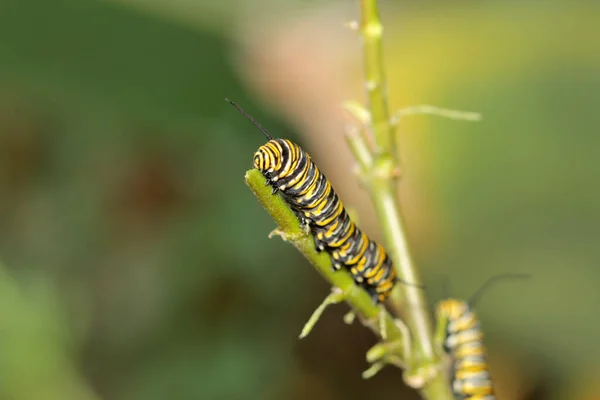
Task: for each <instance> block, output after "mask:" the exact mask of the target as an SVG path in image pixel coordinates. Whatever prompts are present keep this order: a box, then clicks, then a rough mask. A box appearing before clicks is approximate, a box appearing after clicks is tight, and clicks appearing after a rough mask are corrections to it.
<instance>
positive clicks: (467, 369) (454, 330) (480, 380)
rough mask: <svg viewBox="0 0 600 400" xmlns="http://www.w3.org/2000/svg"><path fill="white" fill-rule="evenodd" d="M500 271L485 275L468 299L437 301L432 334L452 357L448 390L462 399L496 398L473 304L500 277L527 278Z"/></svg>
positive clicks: (494, 399) (487, 399)
mask: <svg viewBox="0 0 600 400" xmlns="http://www.w3.org/2000/svg"><path fill="white" fill-rule="evenodd" d="M528 277H529V275H523V274H504V275H498V276H495V277H492V278H490V279H488V281H487V282H485V283H484V284H483V285H482V286H481V287H480V288H479V289H478V290H477V291H476V292H475V294H474V295H473V296H472V297H471V299H469V301H464V300H457V299H446V300H442V301H441V302H439V303H438V306H437V310H436V315H437V322H438V325H437V330H436V338H438V340H439V341H441V343H438V344H439V345H440V346H441V347H442V349H443V351H444V352H446V353H447V354H448V355H450V357H451V359H452V368H451V370H452V374H451V375H452V390H453V392H454V394H455V395H456V396H458V397H459V398H461V399H465V400H496V396H495V395H494V388H493V386H492V379H491V376H490V373H489V368H488V364H487V360H486V355H485V347H484V345H483V332H482V331H481V327H480V324H479V320H478V319H477V317H476V315H475V313H474V312H473V306H474V305H475V302H476V301H477V299H478V298H479V297H480V296H481V294H482V293H483V292H484V291H485V289H486V288H488V287H489V286H490V285H491V284H493V283H495V282H496V281H498V280H499V279H504V278H528Z"/></svg>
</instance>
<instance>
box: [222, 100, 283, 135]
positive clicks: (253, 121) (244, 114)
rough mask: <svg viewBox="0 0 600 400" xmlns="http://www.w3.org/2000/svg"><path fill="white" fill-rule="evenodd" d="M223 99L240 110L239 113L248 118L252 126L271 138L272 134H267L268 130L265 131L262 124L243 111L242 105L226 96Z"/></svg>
mask: <svg viewBox="0 0 600 400" xmlns="http://www.w3.org/2000/svg"><path fill="white" fill-rule="evenodd" d="M225 101H226V102H228V103H229V104H231V105H232V106H234V107H235V108H236V109H237V110H238V111H239V112H240V114H242V115H243V116H244V117H246V118H247V119H249V120H250V121H251V122H252V123H253V124H254V126H256V127H257V128H258V129H260V131H261V132H262V133H263V135H265V136H266V138H267V139H268V140H273V136H271V135H269V132H267V130H266V129H265V128H263V126H262V125H261V124H259V123H258V121H257V120H255V119H254V118H253V117H252V116H251V115H250V114H248V113H247V112H246V111H244V109H243V108H242V107H240V106H238V105H237V104H236V103H235V102H234V101H232V100H229V99H228V98H227V97H226V98H225Z"/></svg>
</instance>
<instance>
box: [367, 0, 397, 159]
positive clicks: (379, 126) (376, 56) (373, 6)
mask: <svg viewBox="0 0 600 400" xmlns="http://www.w3.org/2000/svg"><path fill="white" fill-rule="evenodd" d="M360 7H361V24H360V29H361V33H362V38H363V53H364V67H365V88H366V90H367V96H368V104H369V111H370V112H371V124H372V127H373V133H374V135H375V145H376V149H375V154H376V155H382V156H390V157H392V158H394V157H395V154H396V151H395V140H394V138H393V136H392V135H390V134H389V130H390V127H389V120H390V113H389V109H388V105H387V84H386V79H385V70H384V64H383V44H382V40H381V38H382V35H383V25H382V24H381V20H380V19H379V8H378V6H377V1H375V0H360Z"/></svg>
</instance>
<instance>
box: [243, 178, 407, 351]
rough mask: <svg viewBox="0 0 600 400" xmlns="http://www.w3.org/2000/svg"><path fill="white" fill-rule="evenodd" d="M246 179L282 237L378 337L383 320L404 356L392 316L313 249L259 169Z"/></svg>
mask: <svg viewBox="0 0 600 400" xmlns="http://www.w3.org/2000/svg"><path fill="white" fill-rule="evenodd" d="M245 179H246V185H248V187H249V188H250V190H252V192H253V193H254V195H255V196H256V197H257V199H258V200H259V201H260V203H261V204H262V205H263V207H264V208H265V209H266V210H267V212H268V213H269V214H270V215H271V217H272V218H273V219H274V220H275V222H276V223H277V225H278V228H277V230H276V231H275V232H276V233H277V234H278V235H280V236H281V237H282V238H283V239H284V240H285V241H287V242H290V243H291V244H292V245H293V246H294V247H295V248H296V249H297V250H298V251H300V253H302V255H303V256H304V257H305V258H306V259H307V260H308V261H309V262H310V263H311V264H312V265H313V266H314V267H315V268H316V269H317V271H318V272H319V273H320V274H321V275H322V276H323V277H324V278H325V279H326V280H327V281H329V282H330V283H331V284H332V285H333V286H334V287H335V288H338V289H339V290H340V291H341V292H342V293H343V297H344V300H345V301H346V302H347V303H348V304H349V305H350V307H351V308H352V310H353V311H354V313H355V314H356V316H357V317H358V318H359V319H360V320H361V322H362V323H363V324H365V325H366V326H367V327H369V328H370V329H371V330H372V331H373V332H374V333H375V334H376V335H377V336H378V337H380V338H381V329H380V327H381V321H383V327H384V330H385V332H386V338H385V341H386V342H390V343H395V344H396V346H395V347H394V349H395V352H394V355H395V356H397V357H398V358H400V359H404V358H405V354H404V352H405V349H404V346H402V345H398V344H399V343H403V340H404V339H405V337H404V336H403V332H402V331H401V329H400V328H399V327H398V324H397V322H396V321H395V320H394V318H393V317H392V316H391V315H390V314H389V313H388V312H387V311H385V310H384V309H383V308H381V307H379V306H377V305H375V304H374V303H373V301H372V299H371V297H370V296H369V294H368V293H367V292H366V291H365V290H364V289H362V288H360V287H359V286H357V285H355V284H354V280H353V279H352V276H351V275H350V273H349V272H347V271H345V270H340V271H333V269H332V264H331V257H330V256H329V254H327V253H325V252H321V253H319V252H317V251H316V250H315V244H314V238H313V236H312V235H311V234H310V232H308V231H306V230H305V229H303V228H302V226H301V225H300V222H299V221H298V218H297V217H296V216H295V215H294V213H293V212H292V211H291V210H290V208H289V207H288V205H287V204H286V203H285V202H284V201H283V199H282V198H281V197H280V196H279V195H274V194H273V193H272V188H271V187H270V186H267V185H266V179H265V177H264V176H263V175H262V174H261V173H260V172H259V171H258V170H256V169H252V170H249V171H247V172H246V177H245ZM382 313H383V314H382ZM381 318H383V320H382V319H381Z"/></svg>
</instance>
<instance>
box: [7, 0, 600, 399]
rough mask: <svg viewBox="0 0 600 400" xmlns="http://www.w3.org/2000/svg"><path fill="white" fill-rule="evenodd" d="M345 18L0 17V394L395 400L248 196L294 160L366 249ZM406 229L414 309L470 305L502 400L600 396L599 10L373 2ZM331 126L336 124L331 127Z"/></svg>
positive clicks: (197, 10) (59, 3)
mask: <svg viewBox="0 0 600 400" xmlns="http://www.w3.org/2000/svg"><path fill="white" fill-rule="evenodd" d="M355 6H356V4H355V2H354V1H340V2H329V1H328V2H325V1H312V2H306V1H305V2H302V1H291V0H285V1H284V0H281V1H274V0H273V1H270V2H266V1H256V2H244V1H240V0H237V1H235V0H222V1H220V2H209V1H206V0H204V1H202V0H199V1H189V0H169V1H167V0H156V1H142V0H112V1H91V0H87V1H75V0H55V1H41V0H3V1H1V2H0V260H1V264H0V399H1V400H5V399H6V400H46V399H61V400H72V399H73V400H74V399H77V400H79V399H81V400H88V399H94V400H96V399H106V400H112V399H115V400H126V399H127V400H130V399H131V400H137V399H139V400H142V399H143V400H154V399H156V400H158V399H210V400H212V399H217V400H221V399H227V400H228V399H267V400H271V399H306V398H311V399H313V400H319V399H322V400H331V399H366V398H368V399H372V400H376V399H390V398H404V399H412V398H414V399H416V398H417V396H416V395H415V394H414V392H412V391H411V390H410V389H407V388H405V387H404V385H403V383H402V381H401V375H400V373H399V371H397V370H395V369H393V368H391V367H389V368H386V369H385V370H383V371H382V372H381V373H380V374H379V375H377V376H376V377H375V378H373V379H371V380H368V381H364V380H362V379H361V378H360V373H361V372H362V371H363V370H364V369H366V368H367V364H366V362H365V361H364V354H365V351H366V350H367V349H368V348H369V347H370V346H371V345H372V344H374V340H375V339H374V337H373V336H372V335H371V334H370V332H368V331H367V330H366V329H364V328H362V327H360V326H358V325H356V324H355V325H352V326H346V325H344V323H343V322H342V320H341V316H342V315H343V314H344V313H345V312H346V311H347V308H346V306H344V305H340V306H337V307H334V308H331V309H330V310H328V311H327V312H326V313H325V314H324V316H323V318H322V319H321V320H320V321H319V323H318V324H317V326H316V327H315V330H314V331H313V333H312V334H311V335H310V336H309V337H308V338H307V339H305V340H303V341H298V339H297V335H298V334H299V332H300V330H301V328H302V326H303V324H304V322H305V321H306V319H307V318H308V317H309V315H310V314H311V312H312V311H313V309H314V308H315V307H316V306H317V305H318V304H319V303H320V301H321V300H322V299H323V298H324V297H325V296H326V294H327V293H328V286H327V284H326V283H325V282H323V281H322V280H321V279H320V277H319V276H318V274H316V273H315V272H314V271H313V270H312V268H311V267H310V266H309V265H307V263H306V262H305V261H304V260H303V259H302V258H301V256H300V255H299V254H297V252H296V251H295V250H294V249H293V248H292V247H291V246H289V245H286V244H285V243H283V242H282V241H281V240H276V239H274V240H269V239H268V238H267V235H268V233H269V232H270V231H271V230H272V229H273V228H274V223H273V222H272V221H271V220H270V218H269V216H268V215H267V214H266V212H265V211H264V210H263V209H262V208H261V207H260V206H259V204H258V202H257V201H256V200H255V199H254V198H253V196H252V194H251V193H250V191H249V190H248V189H247V188H246V186H245V185H244V183H243V176H244V172H245V171H246V170H247V169H248V168H250V167H251V160H252V154H253V152H254V151H255V150H256V148H257V147H258V146H259V145H260V144H262V143H263V138H262V136H260V134H259V133H258V132H256V130H255V129H253V127H252V126H251V125H250V124H249V123H248V121H246V120H244V119H243V118H242V117H241V116H240V115H238V114H237V113H236V112H235V110H233V109H232V108H231V107H230V106H228V105H227V104H226V103H225V102H224V100H223V99H224V97H226V96H227V97H229V98H232V99H234V100H236V101H237V102H239V103H240V104H241V105H242V106H244V107H245V108H246V109H247V110H248V111H249V112H250V113H251V114H253V115H254V116H255V117H256V118H257V119H258V120H259V121H261V122H262V123H263V125H265V126H266V127H268V129H269V130H270V131H271V132H272V133H273V134H274V136H285V137H289V138H291V139H293V140H296V141H298V142H299V143H301V144H303V145H304V146H305V148H306V149H307V150H309V151H310V152H311V154H313V156H314V158H315V159H316V161H317V162H318V163H319V165H320V166H321V167H322V169H323V170H324V171H325V173H326V174H327V176H328V177H329V178H330V179H331V180H332V181H333V183H334V186H335V187H336V189H337V190H338V192H339V193H340V194H341V196H342V198H343V199H344V201H345V203H346V204H347V205H348V206H350V207H353V208H355V209H356V210H357V211H358V212H359V214H360V223H361V225H363V226H365V227H366V229H367V230H368V231H369V232H370V233H372V234H373V235H374V236H375V237H380V236H379V234H378V231H377V221H376V220H374V219H373V212H372V209H371V208H370V205H369V204H368V202H367V201H366V196H365V194H364V192H362V190H361V189H360V187H359V186H358V185H357V184H356V182H355V180H354V177H353V176H352V174H351V173H350V171H351V168H352V161H351V160H350V158H349V155H348V152H347V149H345V146H344V144H343V143H344V142H343V139H342V123H343V121H344V119H343V118H342V117H341V114H340V113H339V104H340V102H341V101H342V100H346V99H348V98H349V97H353V98H356V99H362V97H361V96H362V95H363V93H362V89H361V88H362V86H361V83H360V82H361V81H360V79H361V75H360V74H361V63H360V59H359V57H360V46H359V40H358V39H357V38H356V36H355V34H354V33H353V32H351V31H350V30H348V29H346V28H344V26H343V24H344V22H347V21H348V20H349V19H351V18H356V17H357V8H356V7H355ZM382 16H383V22H384V24H385V26H386V37H385V39H386V57H387V59H386V61H387V69H388V71H389V82H390V102H391V104H392V106H393V107H395V108H398V107H405V106H408V105H413V104H421V103H430V104H435V105H438V106H445V107H450V108H463V109H466V110H474V111H479V112H481V113H483V115H484V119H483V121H482V122H479V123H467V122H456V121H449V120H444V119H440V118H437V117H411V118H407V119H406V121H403V125H402V127H401V130H400V132H399V134H400V143H401V148H402V158H403V161H404V162H403V166H404V170H405V178H404V180H403V183H402V186H401V193H400V195H401V199H402V202H403V205H404V208H403V211H404V214H405V216H406V219H407V224H408V230H409V235H410V238H411V243H412V244H413V246H414V253H415V257H416V259H417V262H418V263H419V265H420V266H421V268H422V275H423V276H424V278H425V283H426V284H427V286H428V292H429V300H430V301H431V303H432V306H433V304H434V303H435V302H436V301H438V300H439V299H440V298H441V296H442V294H443V292H442V290H441V288H442V286H443V281H444V280H445V279H448V280H449V281H450V283H451V288H452V295H454V296H456V297H459V298H468V297H469V296H470V295H471V294H472V293H473V292H474V291H475V290H476V289H477V288H478V286H479V285H480V284H481V283H483V282H484V281H485V280H486V279H487V278H489V277H490V276H492V275H494V274H498V273H503V272H528V273H531V274H532V275H533V278H532V279H531V280H529V281H527V282H510V283H508V282H507V283H504V284H502V285H499V286H498V287H496V288H494V289H493V290H491V291H490V292H489V293H487V294H486V295H485V297H484V298H483V299H482V301H481V302H480V303H479V304H478V308H477V311H478V313H479V315H480V317H481V319H482V323H483V327H484V330H485V333H486V345H487V346H488V348H489V358H490V363H491V367H492V373H493V375H494V377H495V379H496V382H497V389H498V393H499V396H498V397H499V398H500V399H507V400H508V399H596V398H600V384H599V383H598V380H597V379H596V378H597V377H598V376H599V374H600V346H598V338H599V337H600V318H598V316H597V314H598V313H597V306H599V305H600V294H599V290H598V286H599V285H600V272H599V271H600V269H599V268H598V266H599V265H600V251H599V250H598V242H599V240H600V230H599V228H598V227H599V226H600V210H599V207H598V205H599V204H600V185H599V181H600V161H598V159H597V153H598V149H599V148H600V136H599V135H598V127H599V126H600V114H599V113H598V111H597V106H598V104H600V52H599V51H598V49H599V46H598V45H599V43H600V28H599V26H600V6H599V5H597V4H596V2H593V1H567V0H564V1H544V2H542V1H534V0H530V1H525V2H504V1H499V0H496V1H491V0H490V1H462V2H459V1H457V2H448V1H441V0H438V1H430V2H414V1H397V2H391V1H388V2H383V7H382ZM345 121H346V122H347V121H348V118H346V119H345Z"/></svg>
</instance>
